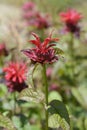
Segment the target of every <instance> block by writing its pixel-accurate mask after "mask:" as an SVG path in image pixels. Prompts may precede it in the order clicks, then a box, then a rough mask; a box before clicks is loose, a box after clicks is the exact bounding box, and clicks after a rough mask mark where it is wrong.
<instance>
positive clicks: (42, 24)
mask: <svg viewBox="0 0 87 130" xmlns="http://www.w3.org/2000/svg"><path fill="white" fill-rule="evenodd" d="M48 18H49V16H48V15H45V16H43V15H41V14H40V13H37V14H36V17H35V19H34V20H35V23H34V26H35V27H37V28H38V29H42V28H48V27H49V26H50V24H49V22H48Z"/></svg>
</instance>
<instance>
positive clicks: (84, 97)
mask: <svg viewBox="0 0 87 130" xmlns="http://www.w3.org/2000/svg"><path fill="white" fill-rule="evenodd" d="M71 90H72V94H73V96H74V97H75V98H76V100H77V101H78V102H79V103H80V104H81V105H82V106H83V107H84V108H85V109H87V87H85V86H84V87H83V86H81V87H78V88H72V89H71Z"/></svg>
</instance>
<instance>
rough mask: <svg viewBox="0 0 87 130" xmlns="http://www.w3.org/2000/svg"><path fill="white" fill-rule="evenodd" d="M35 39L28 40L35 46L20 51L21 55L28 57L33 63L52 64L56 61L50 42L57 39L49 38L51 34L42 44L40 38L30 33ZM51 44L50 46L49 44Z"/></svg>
mask: <svg viewBox="0 0 87 130" xmlns="http://www.w3.org/2000/svg"><path fill="white" fill-rule="evenodd" d="M32 35H33V36H34V37H35V40H30V42H31V43H32V44H34V45H36V47H35V48H33V49H26V50H22V51H23V53H24V54H25V55H26V56H28V57H29V58H30V59H31V60H32V61H33V62H34V63H36V62H39V63H41V64H43V63H53V62H55V61H57V60H58V56H56V54H55V50H54V48H53V46H55V44H52V43H51V42H56V41H58V38H51V37H52V33H51V34H50V35H49V37H48V38H46V39H45V40H44V41H43V42H41V41H40V38H39V37H38V35H36V34H35V33H32ZM50 43H51V44H50Z"/></svg>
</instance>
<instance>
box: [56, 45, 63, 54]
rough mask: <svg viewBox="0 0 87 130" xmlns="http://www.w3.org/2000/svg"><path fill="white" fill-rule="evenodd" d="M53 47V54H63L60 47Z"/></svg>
mask: <svg viewBox="0 0 87 130" xmlns="http://www.w3.org/2000/svg"><path fill="white" fill-rule="evenodd" d="M54 49H55V54H58V55H63V54H64V52H63V50H62V49H60V48H57V47H56V48H54Z"/></svg>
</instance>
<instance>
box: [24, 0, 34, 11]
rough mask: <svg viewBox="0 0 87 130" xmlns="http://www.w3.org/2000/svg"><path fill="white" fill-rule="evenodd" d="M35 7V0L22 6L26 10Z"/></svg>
mask: <svg viewBox="0 0 87 130" xmlns="http://www.w3.org/2000/svg"><path fill="white" fill-rule="evenodd" d="M34 8H35V3H33V2H31V1H30V2H26V3H25V4H24V5H23V7H22V9H23V10H24V11H28V10H33V9H34Z"/></svg>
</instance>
